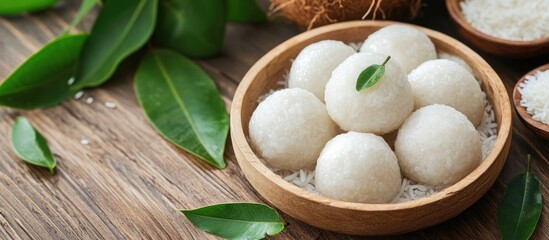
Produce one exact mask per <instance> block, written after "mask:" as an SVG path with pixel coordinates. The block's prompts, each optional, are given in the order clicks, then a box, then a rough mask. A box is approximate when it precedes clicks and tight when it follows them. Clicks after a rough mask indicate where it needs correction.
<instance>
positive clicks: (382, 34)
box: [360, 24, 437, 73]
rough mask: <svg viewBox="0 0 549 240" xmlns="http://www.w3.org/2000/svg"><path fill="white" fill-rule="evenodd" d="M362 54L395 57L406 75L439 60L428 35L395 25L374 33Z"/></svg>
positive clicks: (365, 43)
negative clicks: (370, 53) (434, 60)
mask: <svg viewBox="0 0 549 240" xmlns="http://www.w3.org/2000/svg"><path fill="white" fill-rule="evenodd" d="M360 51H361V52H374V53H380V54H384V55H389V56H391V57H393V58H394V59H395V60H396V61H397V62H398V63H399V64H400V66H401V67H402V69H403V70H404V72H405V73H409V72H411V71H412V70H413V69H414V68H416V67H417V66H419V65H420V64H421V63H423V62H425V61H427V60H431V59H436V58H437V52H436V49H435V45H434V44H433V42H431V40H430V39H429V37H427V35H426V34H425V33H423V32H421V31H419V30H417V29H416V28H414V27H411V26H407V25H403V24H393V25H389V26H386V27H383V28H381V29H379V30H378V31H376V32H374V33H372V34H371V35H370V36H368V38H366V40H365V41H364V43H363V44H362V47H361V48H360Z"/></svg>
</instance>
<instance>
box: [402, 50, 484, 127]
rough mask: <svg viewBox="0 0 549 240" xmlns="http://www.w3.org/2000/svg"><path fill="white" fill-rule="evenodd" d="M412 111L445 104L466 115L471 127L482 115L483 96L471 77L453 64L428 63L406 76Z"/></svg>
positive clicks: (447, 61) (445, 62)
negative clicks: (411, 95)
mask: <svg viewBox="0 0 549 240" xmlns="http://www.w3.org/2000/svg"><path fill="white" fill-rule="evenodd" d="M408 81H409V82H410V85H411V86H412V92H413V94H414V102H415V108H416V109H418V108H421V107H424V106H428V105H431V104H435V103H437V104H444V105H448V106H450V107H453V108H455V109H456V110H458V111H460V112H461V113H463V114H465V116H467V118H468V119H469V120H470V121H471V122H472V123H473V125H475V126H478V125H480V123H481V121H482V118H483V116H484V93H483V92H482V90H481V89H480V86H479V84H478V82H477V80H476V79H475V77H473V75H472V74H471V73H470V72H469V71H467V70H466V69H465V68H463V67H462V66H461V65H459V64H458V63H456V62H453V61H450V60H446V59H437V60H431V61H427V62H425V63H423V64H421V65H420V66H419V67H417V68H416V69H414V71H412V72H411V73H410V74H409V75H408Z"/></svg>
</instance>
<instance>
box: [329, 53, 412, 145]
mask: <svg viewBox="0 0 549 240" xmlns="http://www.w3.org/2000/svg"><path fill="white" fill-rule="evenodd" d="M385 58H386V56H384V55H379V54H375V53H356V54H354V55H353V56H351V57H349V58H347V59H345V61H343V62H342V63H341V64H340V65H339V66H338V67H337V68H336V69H335V70H334V71H333V73H332V77H331V78H330V80H329V81H328V84H326V96H325V100H326V108H327V109H328V113H329V114H330V116H331V117H332V119H333V120H334V121H335V122H336V123H337V124H338V125H339V126H340V127H341V128H342V129H343V130H346V131H355V132H369V133H375V134H378V135H381V134H385V133H388V132H391V131H393V130H395V129H397V128H398V127H399V126H400V125H401V124H402V123H403V122H404V120H406V118H407V117H408V115H410V113H411V112H412V110H413V108H414V99H413V95H412V89H411V87H410V84H409V83H408V80H406V76H405V75H404V72H402V70H401V69H400V67H399V65H398V64H396V63H395V62H394V61H393V60H392V58H391V59H390V60H389V61H388V62H387V64H386V65H385V74H383V77H382V78H381V79H380V80H379V81H378V82H377V83H376V84H375V85H374V86H372V87H371V88H368V89H364V90H362V91H360V92H359V91H357V90H356V81H357V78H358V76H359V75H360V73H361V72H362V71H363V70H364V69H366V68H367V67H368V66H370V65H372V64H382V63H383V61H384V60H385Z"/></svg>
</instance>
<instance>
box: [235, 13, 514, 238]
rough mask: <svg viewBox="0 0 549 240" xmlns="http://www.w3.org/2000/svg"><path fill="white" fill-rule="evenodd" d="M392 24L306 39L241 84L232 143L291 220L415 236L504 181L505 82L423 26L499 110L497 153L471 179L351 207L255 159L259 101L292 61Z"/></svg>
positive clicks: (318, 32) (330, 29)
mask: <svg viewBox="0 0 549 240" xmlns="http://www.w3.org/2000/svg"><path fill="white" fill-rule="evenodd" d="M390 24H395V22H389V21H375V22H371V21H353V22H344V23H337V24H332V25H328V26H324V27H320V28H317V29H314V30H312V31H309V32H305V33H302V34H300V35H298V36H295V37H293V38H291V39H289V40H287V41H286V42H284V43H282V44H280V45H279V46H277V47H276V48H274V49H273V50H271V51H270V52H269V53H267V54H266V55H265V56H263V57H262V58H261V59H260V60H259V61H257V63H256V64H255V65H254V66H253V67H252V68H251V69H250V70H249V71H248V73H247V74H246V76H245V77H244V78H243V79H242V82H241V83H240V85H239V87H238V89H237V91H236V93H235V96H234V99H233V103H232V108H231V139H232V142H233V148H234V151H235V154H236V157H237V159H238V163H239V165H240V168H241V169H242V171H243V172H244V175H245V176H246V178H247V179H248V181H249V182H250V183H251V184H252V186H253V187H254V188H255V189H256V190H257V192H258V193H259V194H261V196H263V197H264V198H265V200H266V201H268V202H269V203H271V204H272V205H274V206H275V207H277V208H278V209H280V210H282V211H283V212H285V213H287V214H288V215H290V216H292V217H294V218H297V219H299V220H301V221H303V222H305V223H308V224H310V225H313V226H316V227H319V228H322V229H327V230H331V231H336V232H341V233H347V234H354V235H389V234H398V233H404V232H410V231H414V230H418V229H421V228H425V227H428V226H431V225H435V224H438V223H441V222H444V221H446V220H448V219H450V218H452V217H454V216H456V215H458V214H459V213H461V212H462V211H464V210H465V209H466V208H468V207H469V206H471V205H472V204H473V203H475V202H476V201H477V200H478V199H479V198H480V197H482V195H484V194H485V193H486V191H487V190H488V189H489V188H490V187H491V186H492V184H493V183H494V181H495V180H496V178H497V176H498V175H499V173H500V171H501V169H502V167H503V165H504V163H505V159H506V158H507V154H508V152H509V144H510V141H511V103H510V101H509V97H508V96H507V92H506V90H505V87H504V85H503V83H502V82H501V80H500V78H499V77H498V75H497V74H496V73H495V72H494V70H493V69H492V68H491V67H490V66H489V65H488V63H486V61H484V60H483V59H482V58H481V57H480V56H479V55H478V54H476V53H475V52H474V51H472V50H471V49H469V48H468V47H467V46H465V45H463V44H462V43H460V42H458V41H457V40H455V39H453V38H451V37H448V36H446V35H444V34H442V33H439V32H436V31H433V30H429V29H425V28H422V27H417V29H419V30H421V31H423V32H425V33H426V34H427V35H428V36H429V37H430V38H431V40H432V41H433V43H434V44H435V46H436V47H437V49H438V50H439V51H444V52H447V53H450V54H454V55H456V56H459V57H461V58H463V59H464V60H465V61H466V62H467V63H468V64H469V65H471V67H473V69H474V72H475V74H476V76H477V78H479V79H480V80H481V81H482V82H483V89H484V91H485V92H486V94H487V96H488V99H489V100H490V101H491V103H492V105H493V108H494V112H495V116H496V121H497V123H498V137H497V140H496V143H495V145H494V149H493V150H492V151H491V152H490V154H489V155H488V156H487V157H486V159H485V160H484V161H483V162H482V163H481V164H480V166H479V167H477V168H476V169H475V170H474V171H473V172H471V173H470V174H469V175H468V176H467V177H465V178H464V179H463V180H461V181H459V182H458V183H456V184H455V185H453V186H450V187H448V188H446V189H444V190H442V191H441V192H439V193H437V194H434V195H432V196H429V197H425V198H422V199H418V200H414V201H410V202H405V203H394V204H364V203H351V202H344V201H338V200H334V199H330V198H327V197H324V196H321V195H318V194H314V193H310V192H307V191H306V190H303V189H301V188H299V187H297V186H295V185H293V184H291V183H288V182H286V181H284V179H282V178H281V177H280V176H279V175H277V174H275V173H273V172H272V171H271V170H270V169H269V168H268V167H267V166H265V165H264V164H263V163H262V162H261V161H260V159H259V158H258V156H257V155H256V154H255V153H254V151H253V150H252V148H251V147H250V143H249V142H248V140H247V136H248V122H249V121H250V117H251V115H252V113H253V111H254V109H255V108H256V107H257V99H258V98H259V97H260V96H261V95H263V94H265V93H267V92H269V90H271V89H275V88H277V81H279V80H280V79H282V77H283V74H284V73H285V72H286V71H288V69H289V68H290V65H291V61H290V60H291V59H293V58H295V57H296V56H297V54H298V53H299V52H300V51H301V50H302V49H303V48H304V47H306V46H307V45H309V44H311V43H314V42H317V41H320V40H325V39H334V40H340V41H344V42H348V43H349V42H362V41H363V40H364V39H365V38H366V37H367V36H368V35H369V34H371V33H373V32H374V31H376V30H378V29H380V28H382V27H384V26H387V25H390ZM411 26H414V25H411ZM414 27H415V26H414Z"/></svg>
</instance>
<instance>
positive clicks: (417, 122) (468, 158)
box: [395, 104, 482, 187]
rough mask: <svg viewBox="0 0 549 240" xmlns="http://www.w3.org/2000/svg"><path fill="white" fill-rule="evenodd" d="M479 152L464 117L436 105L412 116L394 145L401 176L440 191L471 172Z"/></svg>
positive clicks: (476, 136)
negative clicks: (437, 188)
mask: <svg viewBox="0 0 549 240" xmlns="http://www.w3.org/2000/svg"><path fill="white" fill-rule="evenodd" d="M481 148H482V143H481V141H480V136H479V134H478V132H477V131H476V130H475V127H474V126H473V124H472V123H471V122H470V121H469V120H468V119H467V117H465V115H463V114H462V113H460V112H459V111H457V110H455V109H454V108H452V107H449V106H446V105H438V104H434V105H430V106H426V107H422V108H420V109H418V110H417V111H415V112H414V113H412V114H411V115H410V117H409V118H408V119H407V120H406V122H404V124H403V125H402V127H401V128H400V129H399V131H398V136H397V140H396V142H395V152H396V155H397V157H398V161H399V165H400V168H401V170H402V172H403V174H404V176H407V177H409V178H411V179H413V180H415V181H418V182H421V183H425V184H429V185H433V186H440V187H445V186H449V185H452V184H454V183H456V182H458V181H459V180H461V179H463V178H464V177H465V176H467V174H469V173H470V172H471V171H473V169H475V168H476V167H477V166H478V165H479V164H480V161H481V159H482V150H481Z"/></svg>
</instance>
